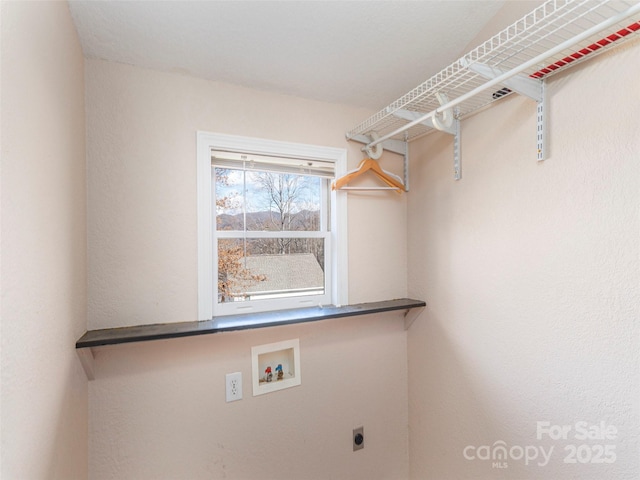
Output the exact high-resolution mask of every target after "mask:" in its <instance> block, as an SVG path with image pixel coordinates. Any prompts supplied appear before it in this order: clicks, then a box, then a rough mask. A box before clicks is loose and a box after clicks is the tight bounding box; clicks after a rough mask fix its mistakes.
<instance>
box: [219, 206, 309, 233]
mask: <svg viewBox="0 0 640 480" xmlns="http://www.w3.org/2000/svg"><path fill="white" fill-rule="evenodd" d="M292 217H293V218H292V225H293V226H292V228H290V229H289V230H298V231H300V230H302V231H304V230H317V229H318V228H317V226H318V225H319V224H320V212H318V211H317V210H316V211H311V210H301V211H299V212H297V213H295V214H292ZM243 218H244V215H243V214H242V213H238V214H235V215H229V214H227V213H223V214H220V215H217V216H216V222H217V226H218V230H243V223H242V222H243ZM279 225H280V214H279V213H278V212H269V211H263V212H249V213H247V229H248V230H254V231H255V230H269V231H274V230H275V231H278V230H280V226H279ZM314 227H315V228H314Z"/></svg>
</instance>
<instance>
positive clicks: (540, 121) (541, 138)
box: [536, 81, 549, 162]
mask: <svg viewBox="0 0 640 480" xmlns="http://www.w3.org/2000/svg"><path fill="white" fill-rule="evenodd" d="M541 91H542V94H541V98H540V100H539V101H538V104H537V108H536V120H537V121H536V134H537V145H536V147H537V148H536V155H537V160H538V161H539V162H541V161H543V160H546V159H547V153H548V143H549V142H548V137H549V135H548V134H547V121H546V117H547V113H546V109H545V97H546V85H545V82H544V81H542V88H541Z"/></svg>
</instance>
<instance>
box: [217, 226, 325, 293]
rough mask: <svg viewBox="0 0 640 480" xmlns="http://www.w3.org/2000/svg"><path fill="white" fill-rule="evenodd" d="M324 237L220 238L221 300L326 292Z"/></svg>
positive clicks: (219, 281) (219, 285)
mask: <svg viewBox="0 0 640 480" xmlns="http://www.w3.org/2000/svg"><path fill="white" fill-rule="evenodd" d="M324 284H325V281H324V239H322V238H269V239H262V238H254V239H220V240H218V303H225V302H241V301H248V300H262V299H272V298H287V297H296V296H301V295H323V294H324Z"/></svg>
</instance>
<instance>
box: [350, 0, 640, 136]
mask: <svg viewBox="0 0 640 480" xmlns="http://www.w3.org/2000/svg"><path fill="white" fill-rule="evenodd" d="M639 7H640V2H637V1H624V0H549V1H547V2H546V3H544V4H543V5H541V6H540V7H538V8H536V9H535V10H533V11H532V12H531V13H529V14H528V15H526V16H524V17H523V18H522V19H520V20H518V21H517V22H515V23H514V24H512V25H511V26H509V27H508V28H506V29H504V30H503V31H501V32H500V33H498V34H497V35H495V36H493V37H492V38H491V39H489V40H488V41H486V42H485V43H483V44H482V45H480V46H479V47H477V48H476V49H474V50H472V51H471V52H469V53H467V54H466V55H464V56H463V57H461V58H459V59H458V60H457V61H455V62H454V63H452V64H451V65H449V66H448V67H446V68H445V69H443V70H442V71H440V72H438V73H437V74H435V75H434V76H432V77H431V78H430V79H428V80H427V81H425V82H424V83H422V84H421V85H419V86H417V87H416V88H414V89H413V90H411V91H410V92H408V93H407V94H406V95H404V96H402V97H400V98H399V99H398V100H396V101H395V102H393V103H391V104H390V105H389V106H387V107H386V108H384V109H382V110H380V111H379V112H378V113H376V114H375V115H373V116H371V117H370V118H368V119H367V120H365V121H364V122H362V123H361V124H360V125H358V126H356V127H355V128H354V129H352V130H351V131H349V132H347V134H346V137H347V139H348V140H351V139H355V138H356V137H359V139H361V138H362V137H361V136H362V135H368V134H370V133H371V132H376V133H377V134H378V136H379V140H378V141H376V142H371V143H370V145H375V144H377V143H380V142H382V141H385V140H388V139H392V140H403V141H407V142H410V141H411V140H415V139H416V138H418V137H420V136H423V135H425V134H427V133H430V132H432V131H433V130H434V127H433V126H431V125H430V124H429V122H420V123H416V122H415V121H409V120H407V113H406V112H407V111H408V112H412V114H413V115H414V117H415V118H418V117H420V116H426V115H427V114H428V113H431V114H432V116H433V115H434V114H435V113H438V114H440V113H442V112H443V111H444V110H445V109H446V108H451V107H448V105H449V104H444V105H441V104H440V102H439V100H438V99H437V97H436V94H437V93H444V94H446V96H447V97H448V99H449V101H450V103H455V112H456V113H455V117H456V118H457V119H460V118H464V117H465V116H468V115H469V114H471V113H473V112H475V111H477V110H479V109H481V108H483V107H485V106H487V105H489V104H491V103H492V102H495V101H496V100H498V99H500V98H502V97H504V96H506V95H509V94H510V93H512V90H511V89H509V88H507V87H506V86H505V85H504V84H495V83H494V82H491V83H492V84H489V82H488V80H487V77H486V76H482V75H480V74H479V73H477V68H478V67H479V66H480V67H483V66H484V67H485V68H486V67H490V68H492V69H493V71H494V72H510V71H515V70H516V69H520V71H519V72H517V74H518V75H520V76H525V77H527V78H530V79H538V80H540V83H542V81H543V80H544V79H545V78H548V77H550V76H552V75H554V74H556V73H558V72H560V71H563V70H565V69H567V68H569V67H571V66H574V65H576V64H578V63H580V62H582V61H584V60H588V59H590V58H593V57H594V56H596V55H598V54H600V53H602V52H604V51H606V50H608V49H610V48H612V47H615V46H617V45H620V44H621V43H623V42H624V41H626V40H628V39H630V38H636V37H638V35H637V34H638V33H640V10H639ZM600 27H602V28H600ZM581 36H582V37H584V38H579V39H578V40H577V41H576V42H573V39H575V38H577V37H581ZM565 45H566V48H565ZM546 53H548V55H547V54H546ZM535 59H538V60H539V61H536V62H534V63H533V64H532V65H530V66H528V67H527V68H524V69H521V67H522V66H524V65H525V64H527V63H532V60H535ZM485 86H486V88H484V87H485ZM474 90H478V92H477V93H473V92H474ZM469 93H472V95H471V96H470V97H469V98H465V99H463V100H462V101H459V102H458V101H457V100H456V99H461V97H463V96H466V95H468V94H469ZM403 112H404V119H403V118H401V117H400V116H399V115H400V114H402V113H403ZM407 126H408V128H407Z"/></svg>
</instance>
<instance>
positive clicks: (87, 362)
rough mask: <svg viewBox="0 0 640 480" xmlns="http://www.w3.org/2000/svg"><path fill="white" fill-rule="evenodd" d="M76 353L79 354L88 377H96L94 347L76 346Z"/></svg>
mask: <svg viewBox="0 0 640 480" xmlns="http://www.w3.org/2000/svg"><path fill="white" fill-rule="evenodd" d="M76 353H77V354H78V358H79V359H80V363H81V364H82V368H83V369H84V373H85V374H86V375H87V379H88V380H93V379H94V378H95V375H94V373H93V360H94V357H93V349H91V348H89V347H87V348H76Z"/></svg>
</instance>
